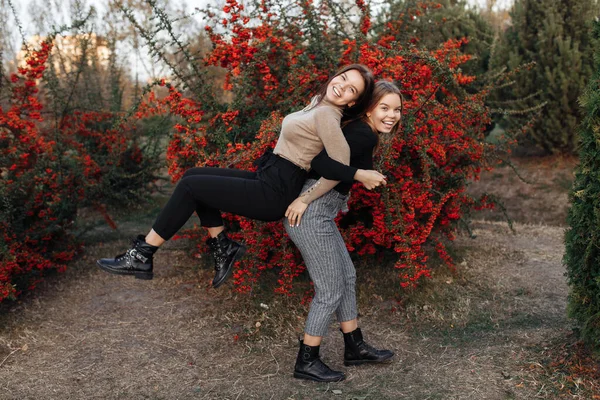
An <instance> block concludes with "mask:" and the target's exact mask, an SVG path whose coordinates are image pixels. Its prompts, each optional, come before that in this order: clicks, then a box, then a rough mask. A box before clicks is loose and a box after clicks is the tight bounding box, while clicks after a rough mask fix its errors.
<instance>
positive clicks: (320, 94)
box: [308, 64, 375, 118]
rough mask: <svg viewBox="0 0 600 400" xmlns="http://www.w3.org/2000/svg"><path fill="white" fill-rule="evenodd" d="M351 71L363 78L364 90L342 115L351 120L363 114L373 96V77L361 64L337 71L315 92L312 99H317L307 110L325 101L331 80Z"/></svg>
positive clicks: (347, 66)
mask: <svg viewBox="0 0 600 400" xmlns="http://www.w3.org/2000/svg"><path fill="white" fill-rule="evenodd" d="M353 69H354V70H356V71H358V73H360V76H361V77H362V78H363V81H364V83H365V89H364V90H363V92H362V93H361V94H360V95H359V96H358V98H357V99H356V101H355V102H354V105H353V106H352V107H347V108H346V109H345V110H344V115H346V116H348V117H350V118H352V117H354V118H356V117H358V116H360V115H362V114H364V112H365V110H366V108H367V104H369V100H370V98H371V95H372V94H373V87H374V86H375V78H374V77H373V73H372V72H371V70H370V69H369V68H367V67H366V66H364V65H362V64H350V65H346V66H345V67H342V68H341V69H340V70H339V71H337V72H336V73H335V74H334V75H332V76H331V77H330V78H329V79H328V80H327V82H325V84H323V86H321V87H320V88H319V90H318V91H317V93H316V95H315V97H314V98H316V99H317V101H316V102H311V105H310V106H309V107H308V109H311V108H313V107H315V106H316V105H317V104H319V103H321V102H322V101H323V99H325V95H326V94H327V86H328V85H329V83H330V82H331V81H332V80H333V78H335V77H336V76H339V75H341V74H343V73H344V72H348V71H351V70H353Z"/></svg>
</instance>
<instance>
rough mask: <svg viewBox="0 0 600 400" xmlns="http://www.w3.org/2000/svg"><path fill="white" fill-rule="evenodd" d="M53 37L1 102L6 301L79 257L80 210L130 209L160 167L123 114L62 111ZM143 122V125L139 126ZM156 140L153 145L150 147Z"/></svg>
mask: <svg viewBox="0 0 600 400" xmlns="http://www.w3.org/2000/svg"><path fill="white" fill-rule="evenodd" d="M52 42H53V37H50V38H49V39H47V40H45V41H43V42H42V43H41V45H40V48H39V49H38V50H35V51H32V52H31V53H30V54H29V55H28V57H27V59H26V64H25V65H24V66H23V67H20V68H19V69H18V72H17V73H15V74H13V75H11V76H10V80H9V81H10V87H8V88H3V89H4V90H6V91H7V93H8V96H7V100H3V101H2V103H0V199H1V200H0V235H1V237H2V241H0V301H2V300H5V299H14V298H16V297H17V296H18V295H19V294H20V293H21V292H23V291H25V290H29V289H32V288H33V287H35V286H36V284H38V283H39V282H40V279H41V278H42V277H43V276H44V274H45V273H47V272H49V271H53V270H58V271H62V270H64V269H65V268H66V265H67V262H68V261H69V260H71V259H72V258H73V256H74V255H75V253H76V251H77V244H76V241H75V240H74V238H73V237H72V232H73V228H74V222H75V219H76V216H77V211H78V209H80V208H81V207H93V208H95V209H96V210H98V211H100V212H101V213H103V214H104V216H105V218H106V219H107V221H108V223H109V224H113V225H114V223H113V222H112V220H111V219H110V217H109V216H108V214H107V211H106V206H107V205H117V204H121V205H122V204H125V203H126V201H125V197H127V198H128V201H131V200H132V199H133V200H135V199H137V198H138V197H140V196H141V195H142V193H144V192H147V191H148V189H149V187H148V183H149V182H151V181H152V178H151V174H152V173H153V172H154V171H155V169H154V166H155V165H154V162H153V161H152V162H151V161H149V160H151V159H152V158H149V157H148V156H147V154H146V151H145V147H144V146H145V145H144V146H142V145H140V144H139V140H138V138H137V137H138V136H140V135H139V134H138V133H139V132H137V129H138V128H137V127H136V125H126V124H118V121H119V118H121V116H120V115H118V114H117V113H107V112H102V111H90V110H89V109H88V110H85V111H80V110H79V109H78V107H77V104H76V103H73V102H72V103H70V104H67V105H65V106H64V109H65V110H66V109H68V110H69V112H62V110H61V111H60V112H52V111H49V110H48V109H52V107H44V104H51V105H52V106H53V107H56V103H57V98H55V97H53V93H52V88H53V87H56V86H55V85H54V86H53V85H52V82H48V75H47V74H48V73H49V71H48V69H47V65H48V64H50V62H49V61H48V60H49V58H50V57H52V48H53V45H52ZM140 123H142V122H140ZM149 142H151V141H149V140H146V145H147V144H148V143H149Z"/></svg>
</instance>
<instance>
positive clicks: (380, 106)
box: [367, 93, 402, 133]
mask: <svg viewBox="0 0 600 400" xmlns="http://www.w3.org/2000/svg"><path fill="white" fill-rule="evenodd" d="M401 111H402V99H400V96H398V95H397V94H395V93H389V94H386V95H385V96H383V97H382V98H381V100H380V101H379V103H377V105H376V106H375V107H374V108H373V109H372V110H369V112H367V118H369V122H370V123H371V125H372V126H373V127H374V128H375V129H376V130H377V132H381V133H389V132H391V131H392V129H393V128H394V126H395V125H396V124H397V123H398V122H400V119H401V118H402V114H401Z"/></svg>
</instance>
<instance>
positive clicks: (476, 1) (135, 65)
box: [12, 0, 513, 77]
mask: <svg viewBox="0 0 600 400" xmlns="http://www.w3.org/2000/svg"><path fill="white" fill-rule="evenodd" d="M33 1H34V0H12V2H13V5H14V6H15V8H16V9H17V13H18V15H19V19H20V21H21V25H22V27H23V31H24V32H23V33H24V35H25V37H30V36H32V35H34V34H36V33H38V32H37V29H36V27H35V26H33V24H32V21H31V18H30V13H29V11H28V10H29V8H30V5H31V3H32V2H33ZM80 1H82V2H83V3H84V4H87V5H93V6H94V7H95V8H96V9H97V10H98V12H99V14H100V15H102V13H103V11H104V10H106V4H107V3H108V0H80ZM384 1H385V0H375V1H373V3H376V2H384ZM512 1H513V0H497V5H498V6H499V7H502V8H508V7H509V6H510V4H511V3H512ZM49 2H52V3H65V4H68V0H37V4H44V3H45V4H48V3H49ZM467 2H468V3H470V4H472V5H473V6H480V7H483V6H484V5H485V3H486V0H467ZM187 3H188V5H187V10H188V11H189V12H190V13H191V12H192V11H193V10H194V8H195V7H198V8H203V7H205V6H206V5H220V4H224V0H187ZM13 41H14V42H15V43H14V48H15V49H18V48H19V47H20V43H21V37H20V35H19V34H18V33H17V32H16V31H15V32H13ZM126 51H127V50H126ZM145 57H147V56H145V55H141V56H139V57H136V59H134V60H129V61H130V63H131V65H132V68H131V69H132V71H131V73H132V76H134V75H135V74H139V75H140V76H141V77H143V76H145V75H148V74H150V71H148V68H149V67H148V65H150V68H152V65H151V63H148V62H144V58H145ZM148 59H149V58H148Z"/></svg>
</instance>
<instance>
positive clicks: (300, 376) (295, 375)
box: [294, 372, 346, 382]
mask: <svg viewBox="0 0 600 400" xmlns="http://www.w3.org/2000/svg"><path fill="white" fill-rule="evenodd" d="M294 378H297V379H306V380H309V381H315V382H341V381H343V380H344V379H346V377H345V376H342V377H341V378H339V379H319V378H316V377H314V376H312V375H306V374H303V373H300V372H294Z"/></svg>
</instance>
